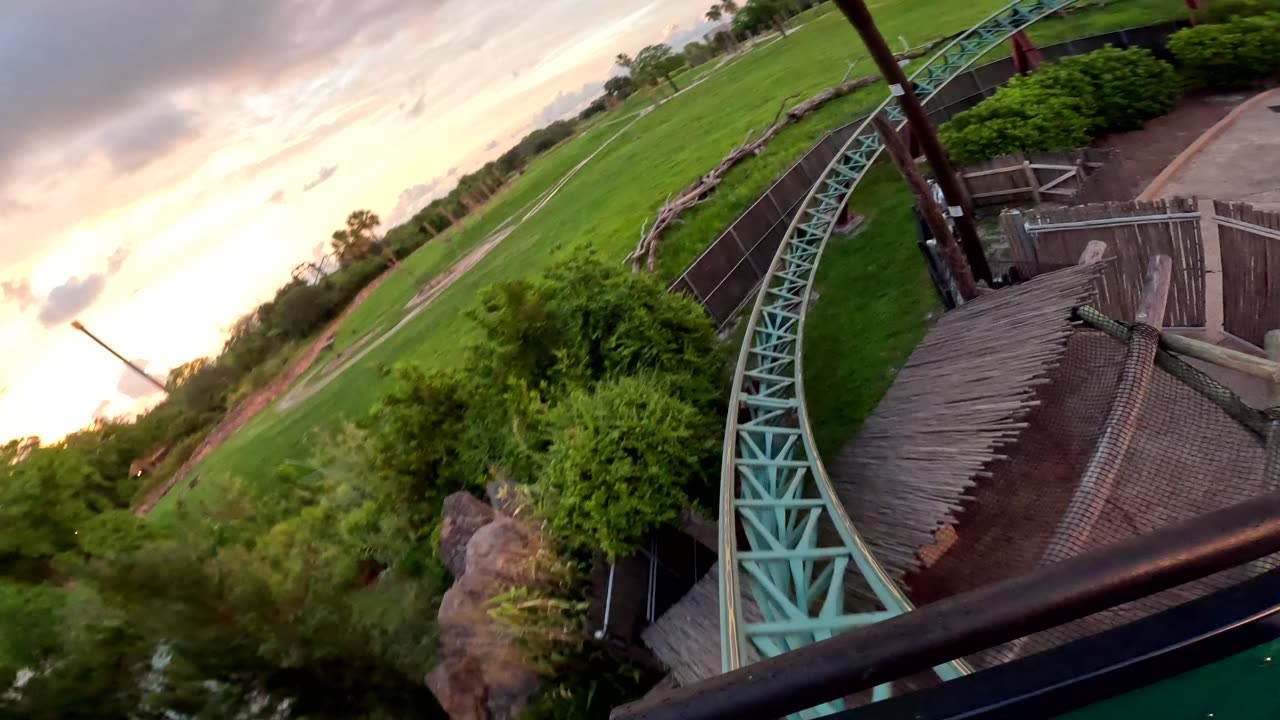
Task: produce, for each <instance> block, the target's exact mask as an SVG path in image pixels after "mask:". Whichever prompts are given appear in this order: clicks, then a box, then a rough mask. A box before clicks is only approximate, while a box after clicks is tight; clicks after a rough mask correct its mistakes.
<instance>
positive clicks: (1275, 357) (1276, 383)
mask: <svg viewBox="0 0 1280 720" xmlns="http://www.w3.org/2000/svg"><path fill="white" fill-rule="evenodd" d="M1262 342H1263V344H1264V345H1265V346H1266V350H1267V357H1268V358H1270V359H1271V362H1274V363H1276V364H1277V365H1280V330H1270V331H1268V332H1267V334H1266V335H1265V336H1263V340H1262ZM1267 390H1268V393H1267V404H1268V405H1269V406H1271V407H1273V408H1275V407H1280V367H1277V368H1276V372H1275V377H1273V378H1271V386H1270V387H1269V388H1267Z"/></svg>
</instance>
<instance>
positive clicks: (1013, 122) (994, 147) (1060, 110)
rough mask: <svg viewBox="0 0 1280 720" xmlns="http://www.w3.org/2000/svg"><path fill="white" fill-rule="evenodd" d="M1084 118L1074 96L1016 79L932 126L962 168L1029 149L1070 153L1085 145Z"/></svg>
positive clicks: (1086, 133) (1085, 129)
mask: <svg viewBox="0 0 1280 720" xmlns="http://www.w3.org/2000/svg"><path fill="white" fill-rule="evenodd" d="M1089 125H1090V122H1089V118H1088V117H1087V116H1086V115H1085V114H1084V112H1083V107H1082V103H1081V102H1080V101H1079V99H1077V98H1071V97H1058V96H1055V95H1051V94H1049V93H1047V92H1045V91H1043V90H1040V89H1038V88H1035V87H1030V86H1026V85H1025V83H1019V82H1017V81H1016V80H1015V81H1014V82H1011V83H1010V84H1009V85H1008V86H1006V87H1004V88H1001V89H1000V90H998V91H997V92H996V94H995V95H992V96H991V97H990V98H987V99H986V100H984V101H982V102H981V103H979V104H978V105H977V106H976V107H974V108H973V109H972V110H968V111H966V112H963V113H960V114H959V115H957V116H955V117H954V118H952V119H951V120H949V121H948V122H946V123H944V124H943V125H942V126H941V127H939V128H938V135H939V137H940V138H941V139H942V142H943V143H944V144H945V145H946V146H947V149H948V150H949V151H950V153H951V158H952V159H953V160H954V161H955V162H957V163H960V164H962V165H964V164H968V163H975V162H981V161H983V160H989V159H991V158H993V157H998V156H1000V155H1006V154H1008V153H1015V152H1027V151H1033V150H1071V149H1074V148H1078V147H1081V146H1083V145H1085V144H1086V143H1088V142H1089Z"/></svg>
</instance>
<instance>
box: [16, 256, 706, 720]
mask: <svg viewBox="0 0 1280 720" xmlns="http://www.w3.org/2000/svg"><path fill="white" fill-rule="evenodd" d="M471 317H472V319H473V321H474V322H475V323H476V324H477V325H478V327H479V330H480V332H479V339H478V340H477V341H476V342H475V344H474V345H473V346H471V347H470V348H469V349H468V355H467V359H466V361H465V362H463V363H461V364H460V365H459V368H458V369H457V370H454V371H447V372H441V371H435V372H432V371H426V370H423V369H420V368H415V367H412V366H408V367H402V368H400V369H398V370H397V371H396V373H397V379H396V382H395V383H394V385H393V386H392V388H391V390H390V391H389V392H388V393H387V394H386V395H385V396H384V397H383V398H381V399H380V401H379V402H378V403H377V405H376V406H375V407H374V408H373V409H371V410H370V412H369V413H368V414H367V415H366V416H365V417H363V418H361V419H359V420H358V422H357V423H355V424H354V425H352V426H349V427H347V428H345V429H344V430H342V431H340V432H337V433H335V434H333V435H330V436H327V437H324V438H321V439H319V441H318V442H316V443H315V450H314V454H313V455H312V456H311V457H310V458H306V459H305V462H291V463H287V464H284V465H281V466H280V467H278V468H274V469H268V470H267V472H268V474H269V477H268V478H266V479H265V481H263V482H256V483H243V482H231V483H228V484H226V485H225V486H221V487H220V488H219V493H218V494H217V495H216V496H209V497H205V498H200V496H191V497H192V498H195V499H189V500H187V501H185V502H183V503H179V504H177V505H176V506H175V507H173V508H170V509H168V510H166V514H164V515H162V516H160V517H151V518H138V517H135V516H134V514H133V513H131V512H129V510H128V499H129V494H130V492H131V485H130V483H129V482H128V481H127V480H126V479H125V477H124V476H125V475H127V468H128V465H129V463H130V461H131V459H132V458H134V457H136V456H137V453H138V452H139V451H140V450H141V449H143V448H150V447H152V446H153V444H154V443H156V442H159V441H162V440H163V438H165V437H167V436H168V434H169V433H170V432H172V430H171V427H170V426H171V425H173V424H174V423H179V422H184V420H182V418H183V413H182V411H181V408H180V407H179V406H178V404H177V401H176V400H173V399H171V400H168V401H166V402H163V403H161V404H160V405H159V406H157V408H156V409H154V410H152V411H151V412H149V413H146V414H145V415H144V416H142V417H141V418H139V419H138V420H137V422H133V423H120V422H112V421H104V422H103V423H101V424H99V425H98V426H96V427H94V428H91V429H88V430H86V431H84V432H81V433H74V434H72V435H70V436H68V437H67V438H66V439H64V440H63V441H61V442H59V443H56V444H54V445H52V446H44V447H30V446H24V445H23V444H22V443H17V442H14V443H9V444H8V445H6V446H4V447H3V448H0V526H3V527H4V529H5V532H4V533H3V534H0V718H4V719H5V720H8V719H9V718H35V719H37V720H41V719H43V718H121V719H124V718H131V719H132V718H147V719H150V718H156V719H157V720H158V719H159V718H199V717H240V718H246V719H257V718H263V719H264V720H265V718H290V717H297V718H302V717H306V718H352V717H369V718H401V717H427V718H431V717H441V718H442V717H443V714H442V712H441V711H440V709H439V708H438V706H437V705H436V703H435V701H434V699H433V698H432V697H431V695H430V694H429V693H428V692H427V690H426V689H425V687H424V686H423V682H422V679H423V676H424V675H425V674H426V672H427V671H428V670H429V669H430V668H431V667H432V664H433V658H434V656H435V633H436V629H435V618H436V613H437V611H438V605H439V602H440V598H441V595H442V594H443V592H444V591H445V589H447V587H448V586H449V584H450V582H451V580H450V578H449V576H448V572H447V570H445V568H444V566H443V565H442V563H441V561H440V559H439V557H438V547H437V536H438V531H439V526H440V507H441V502H442V500H443V499H444V497H445V496H447V495H448V494H450V493H452V492H456V491H470V492H474V493H476V494H482V493H483V489H482V488H483V486H484V484H485V483H486V482H487V481H490V480H495V479H499V480H508V481H511V482H513V483H514V484H515V486H516V488H517V494H518V495H519V496H520V497H522V498H526V499H527V504H526V509H525V511H524V513H523V515H522V516H524V517H532V518H535V519H536V520H537V521H538V522H539V524H540V526H541V527H542V528H543V532H544V533H546V537H547V538H548V539H549V546H550V549H551V551H552V552H553V553H554V556H555V564H556V566H557V567H559V568H562V569H563V573H564V578H565V581H564V582H563V583H562V584H561V585H560V586H559V588H558V589H557V590H555V592H556V593H559V596H557V597H543V595H545V594H546V593H547V592H548V591H547V590H546V589H545V588H510V589H508V590H507V591H506V592H503V593H501V594H500V595H497V596H495V597H494V598H493V599H491V603H490V604H491V610H490V614H491V615H492V616H493V617H494V618H496V619H498V620H499V621H500V622H503V623H504V624H509V625H510V626H511V627H512V629H513V632H516V634H517V636H523V637H535V636H537V635H538V633H536V632H535V631H536V629H537V627H536V626H538V625H539V624H541V623H543V622H545V620H546V619H545V618H542V617H538V616H531V615H529V614H528V613H524V612H521V609H522V608H527V607H529V606H530V603H533V604H535V605H540V604H542V600H546V601H547V602H548V603H549V605H548V606H555V607H561V608H566V609H570V608H572V609H573V610H572V613H573V614H572V615H565V617H564V618H562V619H563V620H564V621H565V622H563V623H561V625H562V630H561V632H559V633H558V634H557V635H556V637H555V639H554V642H550V643H548V642H542V643H537V644H531V645H521V646H520V648H521V652H525V653H529V662H530V665H531V666H532V667H537V668H540V669H541V672H544V673H545V674H546V675H547V678H548V680H549V682H550V684H551V687H550V689H549V690H548V692H547V695H546V696H545V697H544V699H543V700H542V701H540V702H539V703H538V704H537V705H536V706H535V708H533V709H531V711H530V715H529V717H557V718H589V717H601V716H603V714H604V713H605V712H607V710H608V708H609V707H610V706H611V705H612V704H614V703H617V702H620V701H622V700H625V699H628V698H629V697H632V695H627V694H626V693H635V692H637V691H638V690H640V689H641V688H640V687H639V686H638V685H637V681H636V679H635V678H637V677H638V675H637V674H636V673H635V672H630V671H625V668H624V667H623V666H622V665H621V664H620V663H621V662H622V661H621V660H620V658H619V657H617V656H615V655H613V654H611V652H612V651H610V650H608V648H607V647H604V646H596V645H593V644H592V642H591V640H590V639H589V638H588V637H586V635H585V634H583V633H574V632H572V628H575V627H584V626H583V624H582V622H581V620H582V618H581V617H579V616H578V615H577V614H576V613H580V612H581V610H580V607H581V602H580V601H581V600H582V595H581V592H582V587H583V584H584V582H585V577H586V573H585V571H586V568H587V567H589V565H590V563H591V561H592V559H593V558H594V556H595V554H596V553H597V552H604V553H605V554H606V555H608V556H609V557H611V558H612V557H621V556H626V555H629V554H631V553H632V552H634V551H635V547H636V546H637V544H639V543H641V542H642V541H643V539H644V538H645V537H646V536H647V534H648V533H649V532H650V531H652V530H653V529H654V528H656V527H658V526H661V525H664V524H667V523H670V522H672V521H673V520H674V519H675V518H676V516H677V514H678V513H679V512H680V511H681V509H682V508H684V507H686V506H688V505H689V504H690V503H691V502H700V503H702V504H703V505H705V506H707V507H711V506H713V505H714V500H713V498H714V494H715V487H716V482H715V480H716V478H717V468H718V453H719V429H720V424H721V418H722V417H723V404H722V403H723V400H722V392H721V385H722V381H723V380H722V379H723V373H724V358H723V355H722V349H721V346H720V344H719V342H718V340H717V338H716V337H715V334H714V332H713V329H712V327H711V325H710V322H709V321H708V320H707V319H706V317H705V315H704V314H703V313H702V311H701V309H700V308H699V307H698V306H697V305H696V304H694V303H693V302H692V301H690V300H688V299H687V298H684V297H683V296H679V295H671V294H669V293H667V292H665V289H664V288H663V287H662V286H661V285H660V284H658V283H657V282H656V281H655V280H654V279H653V278H651V277H648V276H640V275H634V274H631V273H628V272H626V271H625V270H623V269H622V268H619V267H617V266H616V265H615V264H613V263H604V262H602V261H599V260H596V259H593V258H589V257H574V258H571V259H569V260H566V261H562V262H560V263H558V264H557V265H555V266H554V267H553V268H552V269H551V270H549V271H548V272H547V273H546V275H545V276H544V277H543V278H541V279H538V280H535V281H517V282H510V283H506V284H503V285H500V286H495V287H492V288H490V289H488V290H487V291H486V292H485V293H483V295H482V296H481V297H480V298H479V299H478V302H477V305H476V306H475V308H474V310H473V311H472V313H471ZM189 382H191V380H190V379H187V380H186V381H185V382H183V383H181V384H182V385H185V384H186V383H189ZM564 628H569V630H568V631H565V630H564ZM522 629H523V630H524V632H523V633H522V632H521V630H522ZM618 693H624V694H623V695H619V694H618Z"/></svg>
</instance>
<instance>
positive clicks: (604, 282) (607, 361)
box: [467, 256, 723, 408]
mask: <svg viewBox="0 0 1280 720" xmlns="http://www.w3.org/2000/svg"><path fill="white" fill-rule="evenodd" d="M474 317H475V319H476V321H477V322H478V323H479V324H480V326H481V327H482V328H483V329H484V333H485V339H484V340H483V341H482V342H481V343H480V344H478V345H477V346H476V347H475V348H473V349H472V352H471V355H472V359H471V360H470V361H469V362H468V363H467V364H468V365H469V366H477V367H479V368H480V369H481V370H482V371H483V372H485V373H488V374H489V375H490V376H491V377H493V378H509V379H512V380H515V381H516V382H518V383H519V384H521V385H523V386H524V387H528V388H532V389H538V390H539V391H540V392H543V393H545V394H546V395H547V397H548V399H554V398H555V397H556V396H557V393H558V391H557V390H556V388H569V387H576V386H582V385H589V384H591V383H593V382H597V381H599V380H602V379H606V378H617V377H623V376H626V375H634V374H637V373H640V372H644V371H655V372H659V373H664V374H668V375H671V376H673V377H678V378H679V380H678V383H679V388H678V391H679V392H680V395H681V396H682V397H684V398H686V399H688V400H690V401H691V402H693V403H694V404H695V405H696V406H698V407H701V408H706V407H709V406H712V405H715V404H716V403H717V402H718V399H719V396H720V391H721V385H722V374H723V355H722V351H721V349H720V345H719V342H718V341H717V340H716V337H715V334H714V333H713V332H712V328H711V325H710V323H709V322H708V321H707V319H706V316H705V315H704V314H703V312H702V310H701V308H699V307H698V306H697V305H696V304H694V303H693V302H692V301H690V300H689V299H687V298H685V297H684V296H680V295H672V294H670V293H668V292H666V290H665V289H664V288H663V287H662V286H661V285H659V284H658V283H657V282H655V281H654V279H653V278H652V277H650V276H648V275H643V274H637V273H629V272H626V271H625V270H623V269H622V268H620V267H618V266H615V265H607V264H605V263H603V262H600V261H599V260H597V259H595V258H591V257H586V256H579V257H575V258H571V259H569V260H567V261H564V262H561V263H559V264H557V265H555V266H554V267H552V268H551V269H550V270H548V271H547V273H546V275H545V278H544V279H543V280H542V281H541V282H539V283H536V284H535V283H525V282H514V283H507V284H505V285H501V286H498V287H496V288H492V289H490V290H489V291H488V292H486V293H485V295H484V297H483V298H482V300H481V306H480V309H479V310H478V311H477V312H476V313H475V314H474Z"/></svg>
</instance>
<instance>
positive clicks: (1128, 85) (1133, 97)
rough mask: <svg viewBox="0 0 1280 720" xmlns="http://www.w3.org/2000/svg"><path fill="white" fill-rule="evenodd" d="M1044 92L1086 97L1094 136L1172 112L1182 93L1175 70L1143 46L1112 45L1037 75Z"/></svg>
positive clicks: (1135, 126)
mask: <svg viewBox="0 0 1280 720" xmlns="http://www.w3.org/2000/svg"><path fill="white" fill-rule="evenodd" d="M1033 79H1034V81H1035V82H1036V83H1037V84H1038V85H1039V86H1040V87H1042V88H1044V89H1045V90H1047V91H1049V92H1051V93H1055V94H1058V95H1066V96H1075V97H1079V98H1081V99H1082V101H1083V103H1084V108H1085V114H1086V115H1087V116H1088V117H1089V118H1090V126H1089V133H1090V134H1091V135H1094V136H1097V135H1100V134H1102V133H1107V132H1116V131H1120V130H1136V129H1138V128H1140V127H1142V123H1143V121H1144V120H1148V119H1150V118H1153V117H1158V116H1160V115H1163V114H1165V113H1167V112H1169V111H1170V110H1171V109H1173V106H1174V105H1175V104H1176V103H1177V102H1178V98H1179V96H1181V94H1182V82H1181V80H1180V79H1179V78H1178V73H1177V71H1176V70H1174V68H1173V66H1172V65H1170V64H1169V63H1167V62H1164V61H1163V60H1160V59H1158V58H1156V56H1155V55H1152V54H1151V52H1150V51H1148V50H1143V49H1140V48H1131V49H1128V50H1121V49H1119V48H1115V47H1111V46H1110V45H1108V46H1107V47H1104V48H1102V49H1101V50H1095V51H1094V52H1091V53H1088V54H1086V55H1075V56H1072V57H1068V58H1063V59H1062V61H1061V62H1059V63H1057V64H1056V65H1050V66H1048V67H1046V68H1044V69H1043V70H1042V71H1040V72H1039V73H1037V74H1036V75H1035V76H1033Z"/></svg>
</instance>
